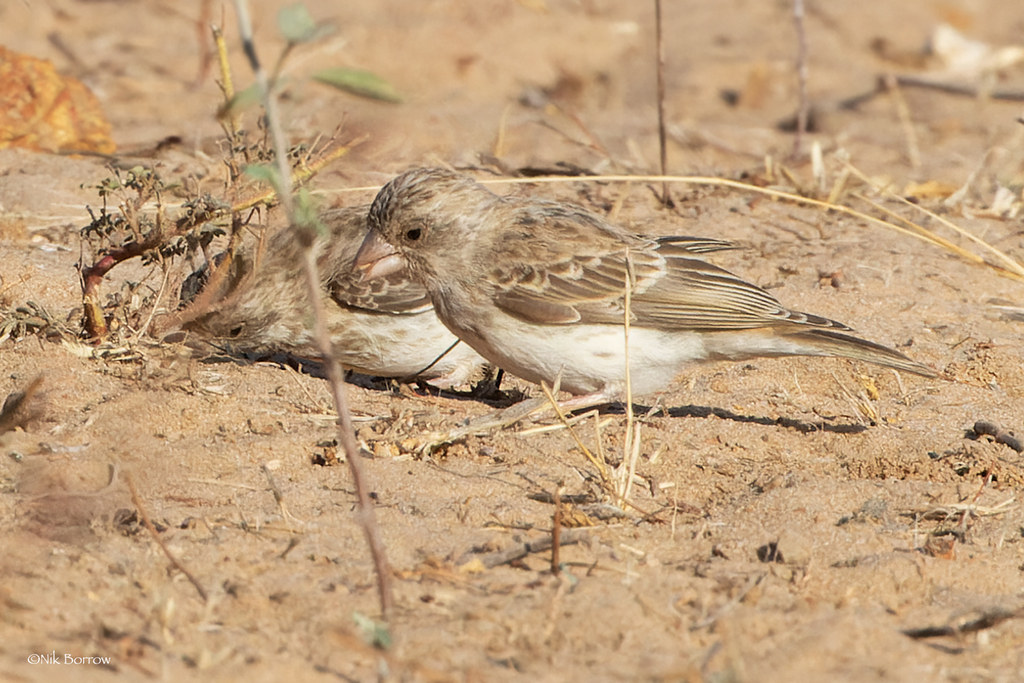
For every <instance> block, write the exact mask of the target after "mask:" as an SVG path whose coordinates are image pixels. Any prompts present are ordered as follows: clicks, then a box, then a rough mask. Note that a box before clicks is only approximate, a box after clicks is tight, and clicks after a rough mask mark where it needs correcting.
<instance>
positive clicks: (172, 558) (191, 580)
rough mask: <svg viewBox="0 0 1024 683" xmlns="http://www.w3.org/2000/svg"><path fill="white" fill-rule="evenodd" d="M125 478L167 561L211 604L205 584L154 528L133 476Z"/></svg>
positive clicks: (140, 515)
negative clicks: (172, 550) (200, 581)
mask: <svg viewBox="0 0 1024 683" xmlns="http://www.w3.org/2000/svg"><path fill="white" fill-rule="evenodd" d="M124 478H125V482H127V484H128V491H129V492H130V493H131V496H132V505H134V506H135V509H136V510H138V511H139V517H141V518H142V524H143V525H144V526H145V527H146V530H147V531H148V532H149V535H150V536H152V537H153V540H154V541H156V544H157V545H158V546H160V550H162V551H163V553H164V555H166V556H167V559H168V560H170V562H171V564H173V565H174V568H175V569H177V570H178V571H180V572H181V573H182V574H184V575H185V578H187V579H188V580H189V583H191V584H192V585H193V586H195V589H196V592H197V593H199V597H201V598H202V599H203V602H209V601H210V598H209V596H208V595H207V593H206V589H205V588H203V584H201V583H199V579H197V578H196V577H195V576H194V575H193V574H192V572H190V571H189V570H188V568H187V567H186V566H185V565H183V564H182V563H181V561H180V560H179V559H178V558H177V557H175V556H174V553H172V552H171V550H170V548H168V547H167V544H165V543H164V540H163V539H162V538H160V534H159V533H158V532H157V530H156V527H155V526H153V522H152V520H150V518H149V513H147V512H146V506H145V505H143V504H142V498H140V497H139V492H138V491H137V490H136V489H135V480H134V479H133V478H132V475H130V474H128V473H125V475H124Z"/></svg>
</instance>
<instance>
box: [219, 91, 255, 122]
mask: <svg viewBox="0 0 1024 683" xmlns="http://www.w3.org/2000/svg"><path fill="white" fill-rule="evenodd" d="M259 101H260V89H259V86H257V85H255V84H253V85H250V86H249V87H248V88H246V89H245V90H239V91H238V92H236V93H235V94H234V96H233V97H232V98H231V99H230V100H228V101H227V102H225V103H224V104H222V105H221V107H220V109H218V110H217V118H219V119H225V118H227V117H229V116H234V115H235V114H237V113H239V112H240V111H242V110H244V109H248V108H249V107H251V106H252V105H254V104H256V103H257V102H259Z"/></svg>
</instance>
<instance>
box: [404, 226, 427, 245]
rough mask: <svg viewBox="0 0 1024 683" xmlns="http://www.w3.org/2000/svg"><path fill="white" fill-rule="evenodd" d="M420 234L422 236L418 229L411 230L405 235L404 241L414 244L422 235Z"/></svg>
mask: <svg viewBox="0 0 1024 683" xmlns="http://www.w3.org/2000/svg"><path fill="white" fill-rule="evenodd" d="M422 234H423V231H422V230H420V229H419V228H413V229H412V230H410V231H409V232H407V233H405V237H406V239H408V240H411V241H413V242H415V241H416V240H418V239H419V238H420V235H422Z"/></svg>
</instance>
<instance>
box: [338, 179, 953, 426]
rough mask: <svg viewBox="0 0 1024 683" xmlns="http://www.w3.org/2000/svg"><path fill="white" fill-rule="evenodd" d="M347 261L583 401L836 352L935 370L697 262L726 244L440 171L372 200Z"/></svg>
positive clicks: (526, 372) (511, 363) (399, 183)
mask: <svg viewBox="0 0 1024 683" xmlns="http://www.w3.org/2000/svg"><path fill="white" fill-rule="evenodd" d="M369 226H370V233H369V234H368V235H367V237H366V240H365V241H364V242H363V246H362V247H361V249H360V251H359V254H358V256H357V258H356V265H357V266H358V267H359V268H361V269H362V270H363V271H364V273H365V275H366V277H367V278H368V279H369V280H372V279H373V278H376V277H386V276H387V275H388V273H392V272H395V271H400V272H406V273H408V274H409V276H410V277H412V278H413V279H415V280H416V281H417V282H419V283H420V284H422V285H423V286H424V287H426V289H427V291H428V292H429V293H430V298H431V300H432V301H433V303H434V308H435V310H436V311H437V315H438V317H439V318H440V319H441V322H443V323H444V324H445V325H447V326H448V329H450V330H451V331H452V332H454V333H455V334H456V335H458V336H459V338H460V339H462V340H463V341H464V342H466V343H467V344H469V345H470V346H472V347H473V348H474V349H476V350H477V351H479V352H480V354H481V355H482V356H483V357H484V358H487V359H488V360H490V361H491V362H492V363H495V364H496V365H498V366H499V367H501V368H502V369H504V370H505V371H507V372H510V373H512V374H515V375H518V376H519V377H522V378H523V379H526V380H529V381H531V382H536V383H539V382H547V383H548V384H549V385H551V384H554V383H555V382H556V380H558V381H559V382H560V386H561V388H562V389H563V390H566V391H569V392H571V393H573V394H577V395H579V396H585V397H586V398H585V399H583V400H581V401H577V402H575V403H578V404H579V405H581V406H582V405H588V404H595V403H599V402H606V401H612V400H619V399H621V398H623V397H624V395H625V387H626V372H627V370H626V352H625V349H626V340H625V334H624V333H625V325H624V317H625V312H626V297H627V280H628V281H629V299H630V302H629V316H630V328H629V342H628V343H629V375H630V380H631V384H632V391H633V394H634V395H637V396H640V395H643V394H648V393H652V392H655V391H659V390H661V389H664V388H665V387H666V386H668V385H669V384H670V383H671V382H672V380H673V379H674V378H675V377H676V375H678V374H679V372H680V371H681V370H682V369H683V368H684V367H685V366H686V365H687V364H689V363H691V362H693V361H703V360H719V359H721V360H742V359H748V358H754V357H770V356H840V357H844V358H852V359H855V360H862V361H868V362H870V363H876V364H878V365H882V366H885V367H890V368H895V369H897V370H905V371H907V372H912V373H915V374H918V375H923V376H925V377H933V376H935V373H934V372H933V371H932V370H931V369H929V368H927V367H925V366H924V365H921V364H920V363H917V362H915V361H913V360H911V359H909V358H907V357H906V356H904V355H903V354H901V353H899V352H897V351H894V350H892V349H889V348H886V347H885V346H882V345H880V344H875V343H874V342H870V341H866V340H864V339H859V338H858V337H855V336H853V335H851V334H849V332H850V331H851V330H850V328H849V327H847V326H846V325H843V324H842V323H838V322H835V321H834V320H828V319H826V318H822V317H819V316H816V315H811V314H809V313H797V312H794V311H789V310H787V309H786V308H785V307H783V306H782V304H780V303H779V302H778V301H777V300H776V299H775V298H774V297H773V296H772V295H771V294H769V293H768V292H766V291H764V290H763V289H761V288H759V287H757V286H755V285H752V284H750V283H748V282H744V281H743V280H741V279H740V278H738V277H736V276H735V275H733V274H732V273H729V272H727V271H725V270H723V269H721V268H719V267H717V266H714V265H711V264H709V263H706V262H704V261H702V260H699V259H698V258H695V257H694V255H695V253H697V252H700V251H710V250H714V249H717V248H722V245H723V244H724V243H721V242H717V241H714V240H711V241H703V242H702V241H701V240H698V239H696V238H680V237H662V238H649V237H642V236H638V235H635V234H633V233H631V232H629V231H627V230H625V229H623V228H621V227H619V226H616V225H613V224H611V223H609V222H607V221H605V220H604V219H603V218H601V217H600V216H598V215H596V214H593V213H591V212H589V211H587V210H586V209H583V208H581V207H579V206H574V205H571V204H563V203H557V202H551V201H544V200H535V199H524V198H517V197H500V196H498V195H495V194H494V193H493V192H491V191H490V190H488V189H487V188H485V187H484V186H483V185H480V184H479V183H477V182H475V181H474V180H472V179H471V178H468V177H465V176H462V175H459V174H457V173H453V172H450V171H447V170H443V169H419V170H413V171H409V172H407V173H404V174H402V175H400V176H398V177H397V178H395V179H393V180H392V181H391V182H389V183H388V184H387V185H385V186H384V187H383V188H382V189H381V190H380V192H379V193H378V195H377V197H376V199H375V200H374V202H373V205H372V206H371V207H370V213H369Z"/></svg>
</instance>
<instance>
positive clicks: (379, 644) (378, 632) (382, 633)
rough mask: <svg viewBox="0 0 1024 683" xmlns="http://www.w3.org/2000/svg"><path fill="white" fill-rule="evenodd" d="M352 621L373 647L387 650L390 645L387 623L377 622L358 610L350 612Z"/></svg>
mask: <svg viewBox="0 0 1024 683" xmlns="http://www.w3.org/2000/svg"><path fill="white" fill-rule="evenodd" d="M352 621H354V622H355V623H356V627H357V628H358V629H359V630H360V631H362V632H363V637H364V638H366V639H367V640H369V641H370V644H371V645H373V646H374V647H375V648H377V649H378V650H387V649H388V648H389V647H391V632H390V631H388V627H387V624H383V623H378V622H376V621H374V620H373V619H371V618H369V617H367V616H365V615H363V614H360V613H359V612H353V613H352Z"/></svg>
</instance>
